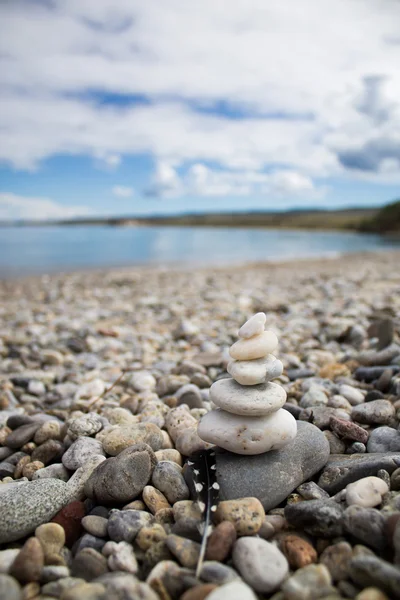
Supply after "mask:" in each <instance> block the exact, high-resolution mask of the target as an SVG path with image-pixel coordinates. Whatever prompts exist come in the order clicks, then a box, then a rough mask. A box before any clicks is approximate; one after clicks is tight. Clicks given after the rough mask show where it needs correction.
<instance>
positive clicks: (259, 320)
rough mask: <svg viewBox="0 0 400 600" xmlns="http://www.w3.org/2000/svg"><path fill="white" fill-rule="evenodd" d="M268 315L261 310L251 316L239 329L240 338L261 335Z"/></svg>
mask: <svg viewBox="0 0 400 600" xmlns="http://www.w3.org/2000/svg"><path fill="white" fill-rule="evenodd" d="M266 320H267V317H266V316H265V313H263V312H259V313H256V314H255V315H253V316H252V317H250V319H249V320H248V321H246V323H244V325H242V326H241V328H240V329H239V331H238V336H239V337H240V338H251V337H253V336H254V335H260V333H262V332H263V331H264V325H265V321H266Z"/></svg>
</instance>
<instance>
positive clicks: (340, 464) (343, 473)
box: [318, 452, 400, 494]
mask: <svg viewBox="0 0 400 600" xmlns="http://www.w3.org/2000/svg"><path fill="white" fill-rule="evenodd" d="M398 467H400V453H399V452H393V453H392V454H383V453H379V454H378V453H376V454H346V455H344V454H331V456H330V458H329V460H328V463H327V465H326V466H325V468H324V470H323V472H322V474H321V476H320V478H319V480H318V485H319V486H320V487H322V489H324V490H326V491H327V492H328V493H329V494H336V493H337V492H339V491H340V490H342V489H343V488H345V487H346V485H347V484H348V483H353V482H354V481H358V480H359V479H362V478H363V477H368V476H369V475H376V474H377V473H378V471H379V470H380V469H385V470H386V471H387V472H388V473H392V472H393V471H394V470H395V469H397V468H398Z"/></svg>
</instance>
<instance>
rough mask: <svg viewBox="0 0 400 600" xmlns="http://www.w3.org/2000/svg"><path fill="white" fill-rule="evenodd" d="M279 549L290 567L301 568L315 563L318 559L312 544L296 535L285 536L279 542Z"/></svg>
mask: <svg viewBox="0 0 400 600" xmlns="http://www.w3.org/2000/svg"><path fill="white" fill-rule="evenodd" d="M281 549H282V552H283V554H284V555H285V556H286V558H287V559H288V562H289V565H290V567H291V568H292V569H301V568H302V567H306V566H307V565H311V564H312V563H316V562H317V559H318V554H317V551H316V550H315V548H314V546H312V545H311V544H310V542H307V540H305V539H303V538H301V537H300V536H298V535H287V536H285V537H284V538H283V540H282V543H281Z"/></svg>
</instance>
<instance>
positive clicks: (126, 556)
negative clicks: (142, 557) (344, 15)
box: [103, 542, 139, 574]
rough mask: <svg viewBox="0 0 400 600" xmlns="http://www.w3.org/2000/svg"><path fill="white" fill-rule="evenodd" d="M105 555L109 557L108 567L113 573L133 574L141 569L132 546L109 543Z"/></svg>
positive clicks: (121, 543)
mask: <svg viewBox="0 0 400 600" xmlns="http://www.w3.org/2000/svg"><path fill="white" fill-rule="evenodd" d="M106 546H107V547H108V548H107V550H106ZM103 554H104V555H106V556H107V557H108V558H107V565H108V568H109V569H110V570H111V571H126V572H128V573H133V574H136V573H137V572H138V568H139V567H138V563H137V560H136V556H135V553H134V550H133V548H132V546H131V544H128V543H127V542H119V543H118V544H117V543H115V542H107V544H106V545H105V546H104V548H103Z"/></svg>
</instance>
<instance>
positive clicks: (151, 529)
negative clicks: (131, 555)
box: [135, 523, 167, 550]
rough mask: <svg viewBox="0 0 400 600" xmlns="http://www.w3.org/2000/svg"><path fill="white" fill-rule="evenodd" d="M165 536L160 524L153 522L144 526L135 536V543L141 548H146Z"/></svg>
mask: <svg viewBox="0 0 400 600" xmlns="http://www.w3.org/2000/svg"><path fill="white" fill-rule="evenodd" d="M166 537H167V533H166V531H165V529H164V527H163V526H162V525H160V524H159V523H153V524H152V525H148V526H146V525H145V526H144V527H142V529H141V530H140V531H139V533H138V534H137V536H136V539H135V544H137V546H138V547H139V548H141V549H142V550H148V549H149V548H150V547H151V546H153V545H154V544H157V543H158V542H162V541H164V540H165V538H166Z"/></svg>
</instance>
